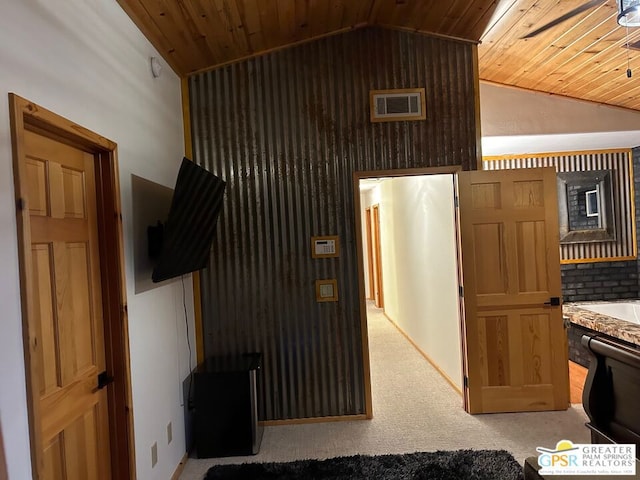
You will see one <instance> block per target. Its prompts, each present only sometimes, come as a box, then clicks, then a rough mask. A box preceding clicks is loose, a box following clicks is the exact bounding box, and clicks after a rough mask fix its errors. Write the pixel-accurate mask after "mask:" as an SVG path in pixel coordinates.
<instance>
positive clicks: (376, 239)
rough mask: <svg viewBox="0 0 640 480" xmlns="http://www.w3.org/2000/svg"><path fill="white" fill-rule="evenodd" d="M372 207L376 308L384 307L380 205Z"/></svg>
mask: <svg viewBox="0 0 640 480" xmlns="http://www.w3.org/2000/svg"><path fill="white" fill-rule="evenodd" d="M372 209H373V257H374V259H375V269H374V275H373V277H374V282H373V284H374V289H373V290H374V294H373V299H374V301H375V305H376V307H378V308H384V293H383V290H382V248H381V246H380V205H374V206H373V207H372Z"/></svg>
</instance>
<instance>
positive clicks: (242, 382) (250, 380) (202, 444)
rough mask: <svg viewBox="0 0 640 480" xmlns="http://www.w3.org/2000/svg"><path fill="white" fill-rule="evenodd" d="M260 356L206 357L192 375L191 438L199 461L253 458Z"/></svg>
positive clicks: (259, 435) (258, 435) (257, 431)
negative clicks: (249, 456)
mask: <svg viewBox="0 0 640 480" xmlns="http://www.w3.org/2000/svg"><path fill="white" fill-rule="evenodd" d="M261 368H262V354H260V353H249V354H243V355H233V356H223V357H210V358H208V359H207V360H206V361H205V362H203V363H201V364H200V365H198V367H197V369H196V370H195V372H194V374H193V407H194V411H193V435H194V443H195V448H196V455H197V456H198V457H199V458H210V457H228V456H237V455H255V454H257V453H258V451H259V450H260V443H261V441H262V433H263V427H262V426H261V425H259V424H258V411H259V406H258V391H259V390H260V382H261V377H262V375H261Z"/></svg>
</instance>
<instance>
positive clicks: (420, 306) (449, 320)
mask: <svg viewBox="0 0 640 480" xmlns="http://www.w3.org/2000/svg"><path fill="white" fill-rule="evenodd" d="M378 188H379V189H380V223H381V225H380V229H381V245H382V271H383V273H382V277H383V290H384V298H385V313H386V314H387V316H388V317H389V318H390V319H391V320H392V321H393V322H395V323H396V324H397V325H398V326H399V327H400V328H401V329H402V330H403V331H404V332H405V333H406V334H407V335H408V336H409V337H410V339H411V340H412V341H413V342H414V343H415V344H416V346H417V347H418V348H419V349H420V350H421V351H422V352H423V353H424V354H425V355H427V356H428V357H429V358H430V359H431V360H432V361H433V363H434V364H435V365H436V366H437V367H438V368H439V369H440V370H441V373H443V374H444V375H445V376H446V377H448V379H449V381H450V382H451V383H453V384H454V385H456V386H457V388H459V389H461V388H462V373H461V371H462V365H461V362H462V359H461V352H460V317H459V312H458V276H457V257H456V241H455V212H454V200H453V178H452V175H429V176H417V177H400V178H393V179H391V180H386V181H384V182H382V184H381V186H380V187H378Z"/></svg>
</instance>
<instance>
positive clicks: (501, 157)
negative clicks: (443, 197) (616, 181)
mask: <svg viewBox="0 0 640 480" xmlns="http://www.w3.org/2000/svg"><path fill="white" fill-rule="evenodd" d="M629 152H631V150H630V149H628V148H610V149H603V150H575V151H569V152H545V153H518V154H515V155H489V156H486V157H482V161H483V162H497V161H500V160H516V159H519V158H544V157H569V156H572V155H585V154H589V155H594V154H595V155H598V154H603V153H629Z"/></svg>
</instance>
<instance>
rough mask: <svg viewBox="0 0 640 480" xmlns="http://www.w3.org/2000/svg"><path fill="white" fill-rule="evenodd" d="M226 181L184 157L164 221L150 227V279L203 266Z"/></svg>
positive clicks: (211, 239)
mask: <svg viewBox="0 0 640 480" xmlns="http://www.w3.org/2000/svg"><path fill="white" fill-rule="evenodd" d="M224 188H225V182H224V181H223V180H221V179H220V178H219V177H217V176H215V175H214V174H213V173H211V172H209V171H208V170H205V169H204V168H202V167H200V166H198V165H196V164H195V163H193V162H192V161H191V160H189V159H187V158H184V159H183V160H182V165H181V166H180V171H179V172H178V178H177V179H176V186H175V189H174V192H173V198H172V199H171V208H170V209H169V216H168V218H167V220H166V223H164V225H163V224H159V225H158V226H156V227H149V229H148V234H149V254H150V256H151V257H152V258H154V259H155V261H156V263H155V266H154V268H153V273H152V275H151V279H152V280H153V281H154V282H161V281H163V280H168V279H170V278H174V277H179V276H181V275H184V274H186V273H190V272H195V271H196V270H200V269H202V268H204V267H206V265H207V263H208V261H209V253H210V251H211V242H212V241H213V237H214V235H215V228H216V223H217V221H218V215H219V214H220V210H221V208H222V198H223V196H224Z"/></svg>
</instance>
